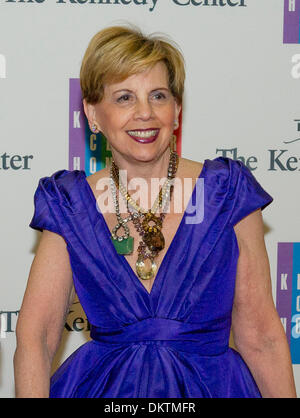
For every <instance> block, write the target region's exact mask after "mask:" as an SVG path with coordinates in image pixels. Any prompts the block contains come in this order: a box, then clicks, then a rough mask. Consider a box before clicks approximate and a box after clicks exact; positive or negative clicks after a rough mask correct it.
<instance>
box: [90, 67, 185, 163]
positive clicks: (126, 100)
mask: <svg viewBox="0 0 300 418" xmlns="http://www.w3.org/2000/svg"><path fill="white" fill-rule="evenodd" d="M168 81H169V80H168V72H167V68H166V66H165V64H164V63H163V62H159V63H157V64H156V65H155V66H154V67H153V68H152V69H149V70H147V71H145V72H143V73H139V74H136V75H132V76H130V77H128V78H127V79H126V80H124V81H122V82H119V83H114V84H108V85H106V86H105V87H104V96H103V99H102V100H101V102H100V103H97V104H96V105H88V106H87V107H88V109H89V110H88V113H87V116H88V118H89V121H90V123H93V122H96V124H97V127H98V128H99V129H100V131H101V132H102V133H103V134H104V135H105V137H106V138H107V140H108V142H109V143H110V146H111V149H112V151H113V153H114V156H115V157H116V156H117V157H118V158H117V159H118V160H120V158H123V159H124V158H125V159H126V160H127V161H128V162H134V161H151V160H153V159H156V158H157V157H159V155H161V154H162V153H164V152H165V151H166V149H167V148H168V146H169V142H170V138H171V136H172V134H173V131H174V122H175V120H177V119H178V115H179V112H180V106H179V105H178V104H177V102H176V100H175V98H174V97H173V95H172V93H171V91H170V89H169V83H168Z"/></svg>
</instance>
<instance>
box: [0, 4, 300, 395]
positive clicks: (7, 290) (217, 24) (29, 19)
mask: <svg viewBox="0 0 300 418" xmlns="http://www.w3.org/2000/svg"><path fill="white" fill-rule="evenodd" d="M126 23H132V24H135V25H137V26H139V27H140V28H141V29H142V30H143V31H144V32H146V33H152V32H160V33H164V34H167V35H168V36H169V37H170V38H171V39H173V40H174V41H175V42H176V43H177V44H178V45H179V46H180V48H181V50H182V51H183V54H184V57H185V60H186V70H187V80H186V90H185V96H184V103H183V112H182V120H181V125H180V128H179V129H178V132H177V134H178V139H177V150H178V152H179V154H181V155H182V156H183V157H185V158H189V159H192V160H197V161H201V162H203V161H204V159H206V158H210V159H213V158H216V157H218V156H226V157H230V158H233V159H240V160H242V161H244V163H245V164H246V165H247V166H248V167H249V169H250V170H251V171H252V173H253V174H254V175H255V177H256V178H257V180H258V181H259V182H260V183H261V184H262V186H263V187H264V188H265V190H266V191H267V192H269V193H270V194H271V195H272V196H273V197H274V202H273V203H272V204H271V205H270V206H269V207H268V208H267V209H266V210H265V211H264V212H263V215H264V222H265V240H266V245H267V250H268V254H269V260H270V267H271V275H272V286H273V295H274V300H275V301H276V306H277V309H278V312H279V315H280V318H281V320H282V324H283V326H284V329H285V331H286V335H287V338H288V342H289V344H290V349H291V355H292V361H293V367H294V373H295V378H296V384H297V391H298V396H299V395H300V215H299V213H300V182H299V180H300V173H299V172H300V45H299V43H300V0H203V1H200V0H0V184H1V198H0V199H1V200H0V211H1V218H0V219H1V234H0V246H1V251H0V257H1V264H0V266H1V270H0V272H1V273H0V274H1V276H0V277H1V286H0V324H1V331H0V344H1V349H0V397H2V398H4V397H8V398H12V397H14V396H15V393H14V379H13V354H14V350H15V347H16V337H15V329H16V322H17V319H18V313H19V310H20V306H21V303H22V298H23V294H24V291H25V287H26V282H27V278H28V274H29V269H30V265H31V263H32V260H33V258H34V254H35V251H36V248H37V245H38V242H39V239H40V233H39V232H36V231H34V230H31V229H30V228H29V226H28V224H29V222H30V220H31V217H32V215H33V195H34V191H35V189H36V187H37V184H38V180H39V179H40V178H41V177H43V176H49V175H51V174H52V173H53V172H55V171H57V170H59V169H63V168H67V169H70V170H73V169H83V170H85V171H86V173H87V175H88V174H90V173H94V172H95V171H96V170H100V169H101V168H103V167H104V166H105V165H106V164H107V163H108V161H109V158H110V156H111V154H110V151H109V149H108V147H107V144H106V141H105V138H103V137H101V135H94V134H92V133H91V132H90V131H89V129H88V126H87V123H86V120H85V117H84V114H83V110H82V104H81V93H80V88H79V79H78V78H79V70H80V64H81V59H82V57H83V54H84V51H85V49H86V47H87V45H88V42H89V40H90V39H91V37H92V36H93V35H94V34H95V33H96V32H98V31H99V30H101V29H103V28H105V27H107V26H110V25H118V24H126ZM45 309H47V306H45ZM89 327H90V324H89V323H88V321H87V318H86V315H85V313H84V312H83V310H82V308H81V306H80V303H79V302H78V300H75V302H74V304H73V305H72V306H71V309H70V312H69V315H68V318H67V321H66V324H65V328H64V333H63V339H62V343H61V346H60V348H59V351H58V353H57V355H56V357H55V361H54V365H53V371H54V370H55V369H56V368H57V367H58V366H59V365H60V364H61V363H62V362H63V361H64V360H65V359H66V358H67V357H68V356H69V355H70V354H71V353H72V352H73V351H74V350H75V349H76V348H77V347H78V346H80V345H81V344H83V343H85V342H86V341H88V340H89ZM274 367H276V365H274Z"/></svg>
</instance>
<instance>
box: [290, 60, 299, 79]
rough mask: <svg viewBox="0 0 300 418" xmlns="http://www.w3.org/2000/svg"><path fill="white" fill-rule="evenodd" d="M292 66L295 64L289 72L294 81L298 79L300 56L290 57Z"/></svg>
mask: <svg viewBox="0 0 300 418" xmlns="http://www.w3.org/2000/svg"><path fill="white" fill-rule="evenodd" d="M292 64H295V65H293V67H292V71H291V74H292V77H293V78H294V79H298V78H300V54H295V55H293V56H292Z"/></svg>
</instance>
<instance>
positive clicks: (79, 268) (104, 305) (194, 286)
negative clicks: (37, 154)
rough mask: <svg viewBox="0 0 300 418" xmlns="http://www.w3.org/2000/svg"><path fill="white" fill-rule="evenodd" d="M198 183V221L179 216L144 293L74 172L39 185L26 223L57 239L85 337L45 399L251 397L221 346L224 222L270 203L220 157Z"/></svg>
mask: <svg viewBox="0 0 300 418" xmlns="http://www.w3.org/2000/svg"><path fill="white" fill-rule="evenodd" d="M199 178H203V179H204V219H203V221H202V222H200V223H197V224H188V223H187V222H186V218H187V211H186V212H185V213H184V216H183V218H182V221H181V223H180V226H179V228H178V230H177V232H176V235H175V237H174V239H173V241H172V243H171V245H170V247H169V249H168V251H167V253H166V255H165V257H164V259H163V262H162V264H161V265H160V267H159V270H158V273H157V276H156V278H155V281H154V284H153V287H152V290H151V292H150V294H149V293H148V292H147V290H146V289H145V287H144V286H143V284H142V283H141V282H140V281H139V279H138V278H137V276H136V275H135V273H134V272H133V270H132V269H131V267H130V265H129V263H128V261H127V260H126V258H125V257H124V256H122V255H119V254H117V252H116V251H115V249H114V246H113V244H112V242H111V238H110V231H109V229H108V226H107V224H106V222H105V221H104V218H103V215H102V214H101V213H100V212H99V211H98V210H97V207H96V200H95V197H94V195H93V192H92V190H91V188H90V186H89V184H88V183H87V181H86V175H85V173H84V171H77V170H75V171H68V170H61V171H58V172H56V173H54V174H53V175H52V176H51V177H45V178H42V179H41V180H40V182H39V186H38V188H37V191H36V193H35V213H34V216H33V219H32V221H31V224H30V226H31V227H32V228H35V229H38V230H43V229H47V230H50V231H53V232H55V233H57V234H60V235H62V236H63V238H64V239H65V241H66V243H67V248H68V251H69V255H70V262H71V266H72V270H73V279H74V284H75V289H76V292H77V295H78V297H79V300H80V302H81V305H82V307H83V309H84V311H85V313H86V315H87V318H88V320H89V322H90V323H91V324H92V326H91V338H92V340H91V341H89V342H87V343H85V344H83V345H82V346H81V347H80V348H78V349H77V350H76V351H75V352H74V353H73V354H72V355H71V356H70V357H69V358H68V359H67V360H66V361H65V362H64V363H63V364H62V365H61V366H60V368H59V369H58V370H57V371H56V372H55V374H54V375H53V376H52V378H51V387H50V397H52V398H202V397H203V398H206V397H212V398H235V397H239V398H248V397H250V398H257V397H261V394H260V392H259V389H258V387H257V385H256V383H255V381H254V379H253V377H252V375H251V373H250V371H249V369H248V367H247V365H246V364H245V362H244V360H243V359H242V357H241V356H240V355H239V354H238V353H237V351H235V350H233V349H231V348H229V346H228V342H229V335H230V326H231V313H232V305H233V298H234V289H235V277H236V268H237V260H238V255H239V251H238V245H237V240H236V236H235V233H234V229H233V226H234V225H235V224H236V223H237V222H238V221H239V220H241V219H242V218H243V217H245V216H246V215H248V214H250V213H251V212H253V211H254V210H256V209H258V208H262V209H263V208H264V207H265V206H267V205H268V204H269V203H271V201H272V197H271V196H270V195H269V194H268V193H266V192H265V190H264V189H263V188H262V187H261V186H260V184H259V183H258V182H257V180H256V179H255V177H254V176H253V175H252V174H251V172H250V171H249V170H248V168H247V167H246V166H245V165H243V164H242V163H241V162H239V161H234V160H231V159H229V158H223V157H218V158H215V159H213V160H209V159H207V160H205V163H204V166H203V170H202V172H201V174H200V176H199ZM195 190H196V187H195V188H194V191H193V195H192V197H191V199H190V202H189V205H190V204H191V203H192V202H194V199H195ZM189 207H190V206H189Z"/></svg>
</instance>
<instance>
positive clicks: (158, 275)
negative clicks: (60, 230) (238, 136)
mask: <svg viewBox="0 0 300 418" xmlns="http://www.w3.org/2000/svg"><path fill="white" fill-rule="evenodd" d="M206 161H207V160H206V159H205V160H204V162H203V165H202V169H201V171H200V173H199V175H198V177H197V179H196V183H195V185H194V188H193V191H192V193H191V196H190V198H189V201H188V204H187V206H186V208H185V210H184V212H183V215H182V218H181V220H180V222H179V225H178V227H177V229H176V232H175V234H174V236H173V238H172V240H171V242H170V245H169V247H168V249H167V251H166V253H165V255H164V257H163V259H162V261H161V263H160V266H159V267H158V270H157V273H156V275H155V278H154V281H153V284H152V287H151V290H150V292H148V290H147V289H146V287H145V286H144V285H143V283H142V282H141V280H140V279H139V278H138V276H137V275H136V274H135V272H134V271H133V269H132V267H131V265H130V264H129V262H128V260H127V259H126V257H125V256H124V255H121V254H118V253H117V251H116V249H115V247H114V244H113V243H112V241H111V239H110V237H111V231H110V229H109V227H108V225H107V223H106V220H105V218H104V216H103V214H102V212H101V210H100V208H99V207H98V205H97V199H96V196H95V194H94V192H93V190H92V188H91V186H90V184H89V182H88V181H87V176H86V173H85V171H84V170H81V172H82V173H83V175H84V176H83V177H82V178H83V180H84V183H85V185H86V187H87V189H88V191H89V194H90V196H91V198H92V200H93V203H94V205H95V206H94V208H95V210H96V211H97V214H98V216H99V219H100V220H101V221H102V223H103V225H104V228H105V230H106V232H107V236H108V240H107V241H108V242H109V245H110V246H111V248H112V251H113V252H114V253H115V254H116V255H119V256H120V259H121V260H122V263H123V266H124V268H126V270H127V271H128V274H130V276H131V277H132V278H133V281H134V282H135V283H136V284H137V285H138V286H139V288H142V290H143V291H144V292H146V294H147V295H148V297H149V298H150V297H151V296H152V295H153V292H154V290H155V288H156V287H157V286H158V284H159V283H158V282H159V279H160V276H161V271H162V269H163V267H164V265H165V264H166V262H167V258H168V257H169V254H170V251H171V248H172V247H173V246H174V242H175V241H176V239H177V236H178V235H179V233H180V231H181V229H182V225H183V223H184V220H185V217H186V211H187V208H188V207H189V206H190V204H191V202H192V201H193V199H194V194H195V190H196V186H197V182H198V180H199V179H200V178H202V177H203V175H204V171H205V169H206ZM96 206H97V208H98V209H97V208H96Z"/></svg>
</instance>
